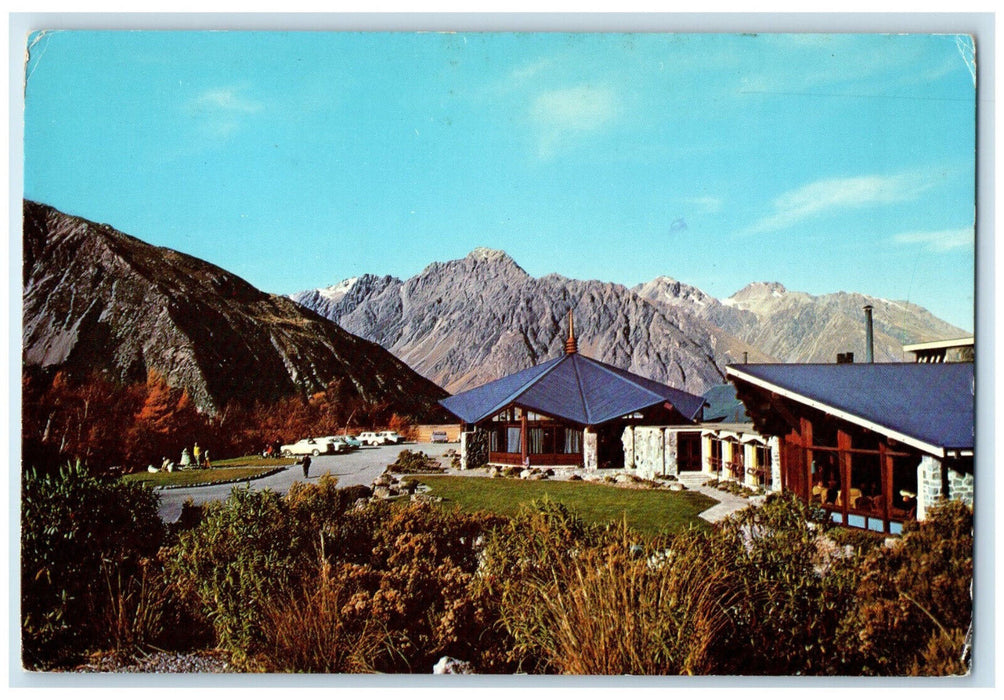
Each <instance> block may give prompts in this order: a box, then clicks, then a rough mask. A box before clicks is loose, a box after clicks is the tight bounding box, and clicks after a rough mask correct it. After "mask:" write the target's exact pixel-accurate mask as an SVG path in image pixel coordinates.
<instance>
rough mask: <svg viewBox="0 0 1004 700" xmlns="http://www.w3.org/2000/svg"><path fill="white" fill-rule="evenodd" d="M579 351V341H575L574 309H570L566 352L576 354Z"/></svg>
mask: <svg viewBox="0 0 1004 700" xmlns="http://www.w3.org/2000/svg"><path fill="white" fill-rule="evenodd" d="M578 351H579V346H578V343H576V342H575V325H574V322H573V321H572V310H571V309H569V310H568V340H566V341H565V354H566V355H574V354H575V353H577V352H578Z"/></svg>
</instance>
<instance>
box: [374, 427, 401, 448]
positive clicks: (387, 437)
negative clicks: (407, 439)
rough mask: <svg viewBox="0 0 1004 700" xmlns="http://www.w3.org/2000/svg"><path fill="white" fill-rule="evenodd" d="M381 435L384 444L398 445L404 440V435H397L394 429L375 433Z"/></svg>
mask: <svg viewBox="0 0 1004 700" xmlns="http://www.w3.org/2000/svg"><path fill="white" fill-rule="evenodd" d="M377 435H381V436H382V437H383V441H384V444H385V445H400V444H401V443H402V442H404V436H402V435H398V434H397V432H396V431H394V430H384V431H383V432H380V433H377Z"/></svg>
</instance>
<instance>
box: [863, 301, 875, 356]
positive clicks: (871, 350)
mask: <svg viewBox="0 0 1004 700" xmlns="http://www.w3.org/2000/svg"><path fill="white" fill-rule="evenodd" d="M874 361H875V345H874V342H873V339H872V307H871V305H870V304H868V305H866V306H865V362H874Z"/></svg>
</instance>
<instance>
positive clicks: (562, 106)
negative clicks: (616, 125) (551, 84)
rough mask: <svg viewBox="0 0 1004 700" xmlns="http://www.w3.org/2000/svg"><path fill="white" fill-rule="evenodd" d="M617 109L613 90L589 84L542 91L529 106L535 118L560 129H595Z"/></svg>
mask: <svg viewBox="0 0 1004 700" xmlns="http://www.w3.org/2000/svg"><path fill="white" fill-rule="evenodd" d="M616 112H617V99H616V97H615V96H614V93H613V91H612V90H610V89H608V88H597V87H590V86H581V87H574V88H567V89H564V90H552V91H550V92H545V93H543V94H542V95H540V96H539V97H538V98H537V99H536V100H534V102H533V106H532V107H531V109H530V114H531V116H532V117H533V119H534V120H535V121H536V122H538V123H539V124H542V125H543V126H545V127H548V128H552V129H557V130H561V131H595V130H596V129H599V128H601V127H602V126H603V125H604V124H606V123H607V122H609V121H610V120H611V119H613V118H614V115H615V114H616Z"/></svg>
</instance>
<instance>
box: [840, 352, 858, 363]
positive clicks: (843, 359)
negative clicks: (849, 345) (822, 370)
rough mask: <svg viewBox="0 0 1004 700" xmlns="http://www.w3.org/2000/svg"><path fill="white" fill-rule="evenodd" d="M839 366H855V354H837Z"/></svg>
mask: <svg viewBox="0 0 1004 700" xmlns="http://www.w3.org/2000/svg"><path fill="white" fill-rule="evenodd" d="M837 364H838V365H853V364H854V353H853V352H838V353H837Z"/></svg>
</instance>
